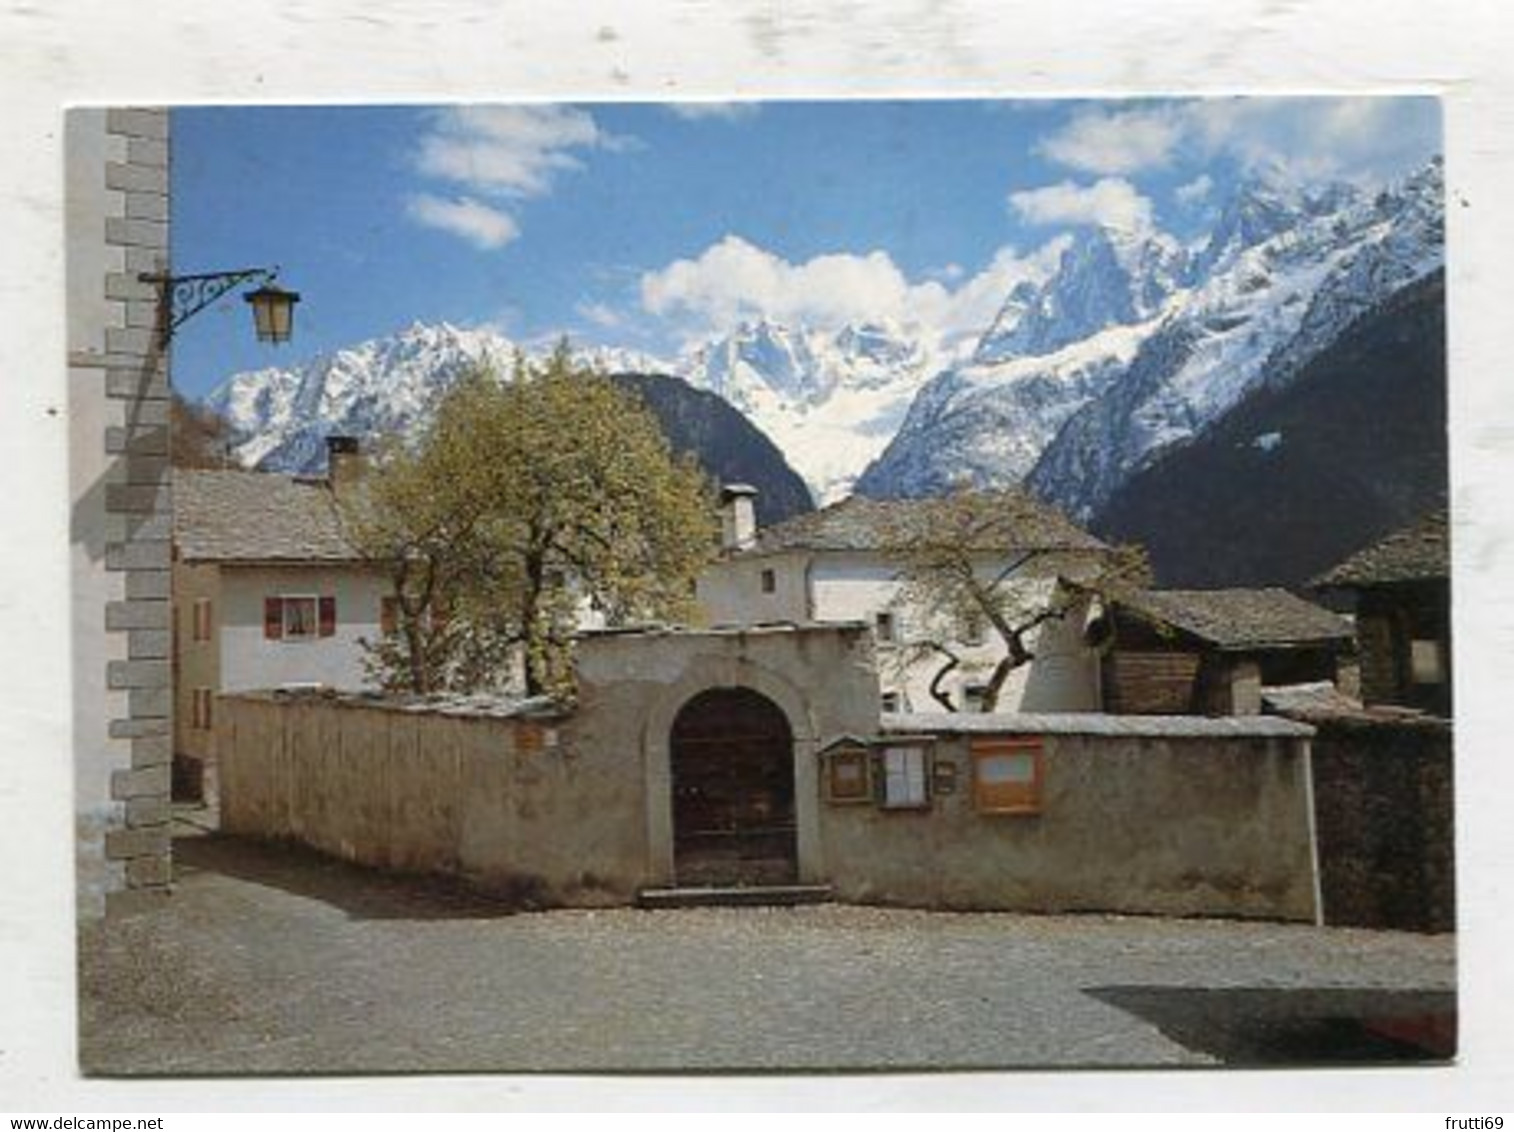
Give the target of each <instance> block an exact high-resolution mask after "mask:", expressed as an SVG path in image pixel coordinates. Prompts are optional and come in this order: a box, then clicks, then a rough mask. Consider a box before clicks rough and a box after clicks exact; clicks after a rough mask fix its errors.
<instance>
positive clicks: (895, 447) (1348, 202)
mask: <svg viewBox="0 0 1514 1132" xmlns="http://www.w3.org/2000/svg"><path fill="white" fill-rule="evenodd" d="M1441 193H1442V176H1441V166H1440V163H1439V161H1438V160H1437V161H1435V162H1432V163H1431V164H1430V165H1429V166H1427V167H1426V168H1425V169H1423V170H1421V171H1420V172H1418V173H1417V174H1415V175H1414V176H1412V177H1410V178H1408V179H1406V180H1405V181H1404V182H1403V183H1401V184H1399V185H1397V186H1395V187H1393V188H1390V189H1387V190H1384V191H1383V192H1381V193H1378V194H1377V195H1375V196H1366V195H1363V194H1361V193H1360V192H1358V191H1357V190H1354V189H1352V188H1351V187H1350V186H1345V185H1331V186H1327V187H1326V188H1324V189H1321V190H1316V191H1313V192H1304V191H1297V190H1295V191H1286V190H1283V189H1280V188H1279V187H1278V186H1277V185H1276V184H1269V183H1266V182H1259V181H1252V182H1247V183H1243V184H1242V185H1240V186H1239V187H1238V188H1237V189H1236V191H1235V192H1234V194H1233V195H1232V196H1231V198H1230V199H1229V200H1228V201H1227V202H1226V204H1225V205H1224V206H1223V207H1222V209H1221V211H1220V215H1219V219H1218V220H1217V222H1216V224H1215V226H1214V228H1213V230H1212V232H1211V234H1210V237H1209V239H1208V240H1207V241H1206V242H1204V243H1203V244H1202V245H1200V246H1199V247H1198V248H1197V249H1196V250H1195V252H1194V253H1193V254H1192V255H1191V257H1185V256H1184V254H1183V253H1181V252H1179V251H1177V250H1176V249H1175V246H1174V245H1171V244H1167V243H1163V242H1160V241H1156V242H1154V243H1153V244H1151V245H1149V246H1148V248H1147V249H1146V250H1145V252H1144V258H1141V259H1135V260H1132V259H1131V258H1130V256H1129V248H1130V244H1129V242H1128V241H1127V242H1126V245H1125V251H1126V257H1125V258H1124V259H1123V260H1122V259H1121V258H1120V257H1119V256H1118V255H1117V254H1116V252H1117V251H1118V250H1120V249H1119V247H1118V244H1117V241H1116V239H1114V238H1108V237H1106V238H1102V239H1101V237H1100V235H1099V234H1098V233H1094V234H1091V235H1088V236H1085V237H1084V238H1082V239H1081V240H1080V241H1079V242H1078V243H1076V244H1074V245H1073V247H1072V248H1070V249H1069V251H1068V253H1067V254H1065V255H1064V256H1063V258H1062V261H1061V263H1060V265H1059V267H1058V270H1057V272H1056V273H1055V274H1054V275H1053V276H1052V278H1050V279H1049V280H1048V281H1047V282H1046V283H1044V284H1043V285H1041V287H1039V288H1035V287H1024V286H1022V287H1021V288H1020V289H1019V290H1018V292H1016V293H1012V294H1011V296H1010V301H1008V302H1007V303H1006V304H1005V307H1004V309H1003V310H1002V311H1001V312H1000V317H999V318H998V319H997V320H996V322H995V324H994V326H993V327H991V328H990V330H989V331H988V333H987V334H985V335H984V338H983V340H982V341H981V342H980V343H979V346H978V349H977V350H976V352H975V353H974V355H973V357H972V359H971V360H970V361H969V362H967V363H966V364H962V365H958V366H956V367H954V368H952V369H949V370H947V371H946V372H943V373H942V374H940V375H938V376H937V377H936V378H934V379H933V380H932V381H931V382H930V384H929V385H928V386H927V387H926V389H925V390H923V391H922V393H921V396H920V398H919V399H918V400H917V402H916V403H915V405H914V406H912V407H911V410H910V412H909V414H908V416H907V418H906V420H905V422H904V425H903V426H902V428H901V429H900V431H899V434H898V436H896V437H895V439H894V440H893V442H892V443H891V444H890V445H889V447H888V449H887V450H886V451H885V452H884V453H883V455H882V456H881V457H880V458H879V459H878V460H877V461H875V462H874V463H873V464H872V465H871V466H870V467H869V468H868V469H867V471H866V472H865V473H864V474H863V476H862V477H861V478H860V479H859V480H858V483H857V488H858V490H859V491H862V492H864V493H866V494H870V495H879V496H888V495H916V494H923V493H928V492H932V491H938V490H940V489H941V488H943V487H945V486H947V485H949V484H951V483H954V482H959V481H961V480H964V479H966V480H970V481H972V482H975V483H979V484H1006V483H1014V482H1019V481H1021V480H1024V481H1025V482H1027V483H1028V484H1029V485H1030V486H1031V487H1032V488H1033V489H1034V490H1035V491H1036V492H1037V493H1039V494H1040V495H1042V496H1043V497H1045V498H1047V499H1050V500H1052V501H1054V502H1056V503H1058V504H1060V505H1061V506H1063V507H1064V508H1065V509H1066V510H1068V511H1069V512H1070V513H1072V514H1073V515H1075V516H1078V517H1080V518H1087V517H1089V516H1090V515H1091V514H1093V513H1094V512H1095V511H1096V510H1097V508H1098V507H1099V505H1100V504H1101V503H1103V502H1104V501H1105V500H1106V499H1108V498H1109V496H1110V494H1111V493H1112V492H1113V491H1114V490H1115V488H1117V487H1118V486H1119V485H1120V484H1121V483H1122V482H1124V480H1125V479H1127V478H1128V477H1129V476H1130V475H1131V474H1133V473H1134V472H1135V471H1137V470H1138V469H1140V468H1141V467H1144V466H1146V465H1148V464H1150V463H1151V462H1152V461H1153V460H1155V459H1157V458H1159V456H1160V454H1161V453H1162V452H1164V451H1166V450H1167V449H1169V448H1170V447H1171V446H1172V445H1175V444H1179V443H1182V442H1184V441H1186V440H1187V439H1189V438H1191V437H1193V436H1195V435H1197V434H1198V433H1200V432H1201V431H1203V429H1204V428H1205V427H1207V426H1208V425H1209V424H1210V423H1211V422H1213V421H1215V420H1217V419H1218V418H1219V417H1220V416H1222V415H1223V414H1224V413H1225V412H1226V411H1227V410H1229V409H1230V408H1231V407H1232V406H1234V405H1235V404H1236V403H1237V402H1238V401H1239V400H1240V399H1241V398H1242V397H1243V396H1244V395H1245V394H1246V393H1247V392H1248V391H1249V390H1251V389H1253V388H1255V387H1257V386H1258V385H1259V384H1260V383H1263V382H1278V383H1280V382H1285V381H1287V380H1288V378H1289V377H1290V376H1291V375H1292V374H1293V373H1295V372H1296V371H1297V370H1298V369H1299V368H1300V367H1301V366H1302V365H1303V364H1304V363H1305V362H1307V361H1308V359H1309V358H1311V357H1312V356H1314V354H1316V353H1317V352H1318V351H1319V350H1320V349H1322V348H1323V347H1325V346H1326V345H1328V344H1329V343H1330V341H1332V340H1333V339H1334V338H1335V337H1336V336H1337V335H1338V334H1340V332H1341V331H1342V330H1343V329H1344V328H1345V327H1346V326H1347V325H1348V324H1349V323H1350V322H1351V321H1352V320H1353V319H1354V318H1356V317H1357V316H1358V315H1360V314H1361V313H1362V312H1363V311H1365V310H1367V309H1370V308H1371V307H1373V306H1374V305H1376V304H1377V303H1379V302H1381V301H1382V300H1383V299H1385V298H1386V297H1388V296H1389V295H1391V294H1392V293H1394V292H1395V291H1397V290H1398V289H1400V288H1402V287H1404V286H1406V285H1407V284H1409V283H1411V282H1413V281H1414V280H1416V279H1419V278H1421V277H1423V276H1424V275H1426V274H1428V273H1429V272H1431V271H1433V270H1435V269H1436V268H1437V267H1439V266H1441V264H1442V263H1443V260H1444V233H1443V228H1442V223H1441V215H1442V213H1441ZM1132 262H1133V263H1135V264H1136V265H1137V266H1140V267H1144V268H1146V269H1147V270H1145V271H1144V272H1134V271H1132V270H1131V267H1130V264H1131V263H1132ZM1133 284H1134V285H1136V287H1137V290H1136V291H1135V292H1134V297H1133V291H1132V286H1133ZM1074 298H1075V299H1076V302H1073V301H1072V299H1074ZM1137 298H1144V299H1145V300H1146V303H1147V305H1146V306H1144V307H1143V306H1142V305H1141V303H1140V302H1138V301H1136V299H1137ZM1053 310H1061V311H1064V312H1067V315H1068V317H1069V319H1070V320H1071V321H1072V322H1073V323H1075V324H1076V325H1077V326H1078V328H1079V329H1080V330H1081V331H1083V337H1081V338H1079V339H1078V340H1076V341H1074V342H1071V343H1066V344H1064V343H1063V342H1062V334H1061V333H1060V332H1054V331H1053V330H1052V329H1051V323H1050V322H1049V321H1048V320H1047V316H1046V315H1045V314H1044V313H1043V312H1049V311H1053ZM1074 312H1075V313H1074Z"/></svg>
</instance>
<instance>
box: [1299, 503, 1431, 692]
mask: <svg viewBox="0 0 1514 1132" xmlns="http://www.w3.org/2000/svg"><path fill="white" fill-rule="evenodd" d="M1315 585H1316V586H1317V587H1319V588H1321V589H1334V590H1346V591H1349V592H1351V593H1352V594H1354V595H1355V598H1356V632H1357V638H1358V640H1359V641H1360V644H1361V698H1362V701H1363V702H1364V703H1366V704H1369V705H1377V704H1394V705H1399V706H1402V707H1409V708H1417V709H1420V710H1422V711H1426V712H1429V713H1431V714H1433V715H1439V716H1443V717H1446V718H1449V717H1450V715H1451V533H1450V528H1449V524H1448V521H1447V514H1446V512H1445V511H1443V510H1442V511H1436V512H1432V513H1431V514H1429V515H1426V516H1425V517H1423V518H1422V519H1420V520H1419V521H1418V522H1416V523H1414V524H1413V525H1411V526H1409V527H1406V528H1404V529H1402V530H1398V531H1395V532H1393V533H1392V534H1390V535H1388V536H1387V537H1386V538H1384V539H1382V540H1380V541H1379V542H1376V543H1373V544H1372V545H1371V546H1368V547H1365V548H1363V549H1362V550H1360V551H1358V552H1357V553H1355V554H1353V555H1352V556H1351V557H1349V558H1347V559H1346V560H1345V561H1344V562H1341V563H1340V564H1338V565H1337V566H1335V567H1334V568H1332V569H1330V570H1329V571H1327V572H1326V573H1325V574H1323V575H1321V576H1320V577H1319V578H1318V579H1316V581H1315Z"/></svg>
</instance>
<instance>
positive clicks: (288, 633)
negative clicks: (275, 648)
mask: <svg viewBox="0 0 1514 1132" xmlns="http://www.w3.org/2000/svg"><path fill="white" fill-rule="evenodd" d="M335 633H336V598H335V597H313V596H306V595H302V594H301V595H283V596H280V597H269V598H264V599H263V636H264V637H266V638H267V639H269V640H271V641H310V640H314V639H316V638H317V637H330V636H333V635H334V634H335Z"/></svg>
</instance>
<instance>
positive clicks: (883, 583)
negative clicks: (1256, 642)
mask: <svg viewBox="0 0 1514 1132" xmlns="http://www.w3.org/2000/svg"><path fill="white" fill-rule="evenodd" d="M755 495H756V492H755V491H754V490H753V489H752V488H750V487H746V486H744V485H739V484H734V485H728V486H727V487H725V488H724V490H723V492H722V518H723V530H722V539H723V542H722V548H721V553H720V556H719V558H718V560H717V561H715V562H714V563H713V564H712V565H711V566H709V567H708V568H707V569H706V570H705V571H704V573H703V574H702V575H701V576H700V578H699V582H698V587H697V598H698V602H699V605H700V607H701V610H702V612H703V616H704V619H705V621H706V622H708V623H709V624H711V625H716V626H721V625H763V624H779V623H789V624H841V623H853V622H859V621H860V622H864V623H866V624H868V625H870V626H871V627H872V630H873V635H874V637H875V639H876V641H877V645H878V650H879V658H878V669H879V675H880V680H881V697H882V702H881V707H882V709H883V710H884V711H885V712H898V713H907V712H912V711H921V712H923V711H942V710H943V707H942V705H941V704H940V703H939V702H938V700H937V699H936V698H935V697H933V696H932V694H931V691H930V686H931V681H932V679H933V678H934V677H935V676H936V674H937V673H938V672H939V671H940V669H941V667H942V664H943V661H942V659H941V658H940V657H939V656H931V655H922V654H921V651H920V650H918V649H915V648H912V647H911V646H912V645H913V644H915V643H916V642H917V641H918V640H919V637H920V634H921V633H922V632H923V631H924V629H925V627H924V626H923V625H922V624H921V613H920V611H919V610H918V609H912V608H909V607H907V606H906V604H905V603H904V602H903V601H902V600H901V593H900V591H901V585H900V582H899V580H898V576H897V567H896V566H895V564H894V563H892V562H891V561H890V560H889V558H888V557H887V555H886V554H885V552H884V549H883V548H884V540H885V537H886V533H887V532H888V531H889V529H890V528H891V527H896V526H897V525H898V524H899V523H901V522H905V521H908V519H909V517H910V515H911V514H912V513H913V512H914V511H915V510H916V509H917V508H919V507H920V506H921V504H920V503H919V502H917V501H914V500H873V499H867V498H864V497H862V496H852V497H850V498H848V499H845V500H842V501H841V502H839V503H835V504H832V505H831V506H829V507H825V508H822V509H821V510H819V511H815V512H812V513H810V514H807V515H801V516H798V517H796V518H793V519H789V520H787V521H786V522H783V523H779V524H776V525H774V526H771V527H766V528H763V529H761V530H759V529H758V528H757V525H756V522H755V518H754V509H753V498H754V496H755ZM1004 498H1005V499H1006V500H1008V499H1009V497H1008V496H1005V497H1004ZM976 550H977V554H978V557H979V558H980V560H981V566H980V570H981V574H982V576H983V577H985V578H990V577H993V576H995V575H997V574H999V573H1000V572H1001V571H1003V570H1004V569H1005V568H1006V566H1008V565H1009V564H1011V563H1016V562H1019V561H1020V560H1021V559H1024V562H1023V565H1020V566H1018V567H1017V568H1015V569H1014V570H1013V571H1012V578H1011V579H1010V582H1009V584H1010V585H1012V586H1014V587H1016V588H1017V590H1018V592H1019V594H1020V595H1022V600H1023V603H1024V604H1026V605H1027V606H1035V605H1038V604H1039V605H1045V604H1047V603H1050V602H1052V601H1053V600H1060V599H1062V598H1063V597H1065V594H1066V591H1065V590H1064V591H1059V590H1058V587H1059V586H1060V585H1062V580H1063V579H1072V580H1074V581H1080V580H1081V581H1091V580H1092V579H1093V578H1094V577H1096V576H1097V574H1098V572H1099V570H1100V567H1101V565H1102V564H1103V562H1104V561H1105V556H1106V554H1107V553H1108V548H1107V547H1106V546H1105V545H1104V544H1103V543H1101V542H1100V541H1099V540H1098V539H1096V538H1094V537H1093V536H1092V535H1090V534H1088V533H1087V532H1086V531H1083V530H1080V529H1079V528H1078V527H1077V526H1075V525H1074V524H1073V523H1072V522H1071V521H1070V520H1068V519H1067V518H1066V517H1065V516H1063V515H1062V514H1060V513H1059V512H1057V511H1056V510H1054V509H1053V508H1051V507H1048V506H1046V505H1044V504H1041V503H1038V502H1036V501H1034V500H1032V499H1030V498H1029V497H1028V496H1024V495H1019V494H1016V495H1015V496H1014V497H1013V507H1012V510H1011V509H1010V508H1009V507H1008V506H1006V521H1005V522H1004V523H1003V525H1002V526H1001V527H999V528H996V529H995V530H993V532H992V538H991V539H987V540H985V541H984V544H983V545H982V546H981V547H978V548H976ZM1088 608H1089V599H1088V598H1086V597H1078V598H1077V599H1075V600H1074V601H1072V602H1071V604H1070V605H1069V608H1068V610H1067V612H1066V614H1065V616H1062V617H1058V618H1054V619H1051V620H1048V621H1046V622H1045V623H1044V624H1042V625H1041V626H1039V627H1038V628H1037V629H1035V630H1034V631H1033V632H1032V633H1031V634H1030V635H1029V638H1028V641H1027V644H1028V645H1029V648H1030V651H1031V652H1032V653H1033V654H1034V659H1033V660H1032V661H1031V662H1030V663H1028V664H1025V665H1023V666H1021V667H1020V668H1019V669H1017V670H1016V671H1015V672H1014V673H1013V674H1012V675H1011V676H1010V678H1009V680H1008V682H1007V683H1006V684H1005V686H1004V688H1003V690H1002V692H1001V694H1000V697H999V702H998V705H997V706H998V709H999V710H1001V711H1037V712H1045V711H1095V710H1098V704H1099V699H1098V658H1097V655H1096V653H1095V652H1094V650H1092V649H1091V648H1090V647H1089V646H1088V645H1087V644H1086V643H1085V642H1084V639H1083V631H1084V626H1085V621H1086V616H1087V611H1088ZM933 628H934V627H933ZM950 645H951V647H952V649H953V651H954V652H955V653H957V655H958V656H960V657H961V660H962V663H961V664H960V665H959V666H958V667H957V668H956V669H954V670H953V672H952V673H951V674H950V676H949V677H948V679H947V680H946V681H944V690H945V692H946V694H947V695H948V697H949V699H950V700H951V702H952V704H953V708H954V709H955V710H958V711H973V710H981V702H982V695H983V691H984V687H985V685H986V682H987V680H988V677H989V673H990V672H991V670H992V668H993V666H994V664H995V663H996V662H997V661H998V659H999V658H1000V657H1001V656H1003V655H1004V646H1003V643H1002V642H1001V641H999V640H997V638H996V637H995V636H994V634H993V633H992V632H991V631H989V629H988V628H987V626H985V625H984V624H982V623H981V622H970V623H965V624H962V625H960V626H956V627H955V632H954V633H953V635H952V638H951V640H950Z"/></svg>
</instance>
